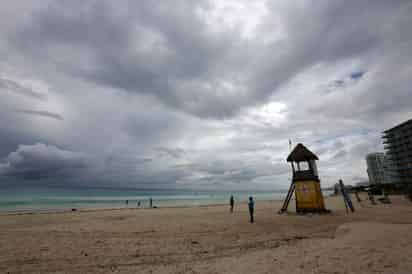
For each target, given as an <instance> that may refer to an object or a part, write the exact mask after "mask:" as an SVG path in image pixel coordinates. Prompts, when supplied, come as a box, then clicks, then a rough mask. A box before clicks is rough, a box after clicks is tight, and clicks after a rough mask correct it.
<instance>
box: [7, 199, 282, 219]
mask: <svg viewBox="0 0 412 274" xmlns="http://www.w3.org/2000/svg"><path fill="white" fill-rule="evenodd" d="M281 201H282V199H272V200H257V202H264V203H267V202H281ZM237 204H241V205H246V204H247V201H241V202H237ZM219 206H228V203H213V204H204V205H175V206H171V205H170V206H156V205H154V207H153V208H149V207H140V208H139V207H118V208H117V207H90V208H89V207H73V208H61V209H22V210H20V209H16V210H0V216H13V215H35V214H63V213H76V212H83V213H86V212H100V211H116V210H156V209H179V208H205V207H206V208H207V207H219ZM73 209H74V210H73Z"/></svg>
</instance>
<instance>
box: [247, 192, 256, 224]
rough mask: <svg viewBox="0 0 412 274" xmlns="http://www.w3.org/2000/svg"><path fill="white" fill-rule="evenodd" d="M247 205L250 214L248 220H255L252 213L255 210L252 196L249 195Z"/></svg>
mask: <svg viewBox="0 0 412 274" xmlns="http://www.w3.org/2000/svg"><path fill="white" fill-rule="evenodd" d="M247 205H248V207H249V215H250V222H251V223H253V222H254V221H255V220H254V218H253V213H254V211H255V202H254V201H253V197H252V196H250V197H249V202H248V204H247Z"/></svg>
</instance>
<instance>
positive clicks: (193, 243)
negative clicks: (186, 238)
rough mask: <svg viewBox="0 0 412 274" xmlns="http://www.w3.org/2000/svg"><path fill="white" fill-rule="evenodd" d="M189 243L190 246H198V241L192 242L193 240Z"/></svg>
mask: <svg viewBox="0 0 412 274" xmlns="http://www.w3.org/2000/svg"><path fill="white" fill-rule="evenodd" d="M191 243H192V245H198V244H199V242H198V241H194V240H192V241H191Z"/></svg>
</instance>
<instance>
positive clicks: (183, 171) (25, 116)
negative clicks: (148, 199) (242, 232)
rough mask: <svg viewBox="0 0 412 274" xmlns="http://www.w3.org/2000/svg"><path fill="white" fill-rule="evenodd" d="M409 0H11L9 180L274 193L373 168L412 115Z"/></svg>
mask: <svg viewBox="0 0 412 274" xmlns="http://www.w3.org/2000/svg"><path fill="white" fill-rule="evenodd" d="M411 14H412V1H409V0H404V1H395V0H393V1H387V0H370V1H363V0H356V1H355V0H353V1H348V0H346V1H343V0H342V1H335V0H332V1H331V0H327V1H326V0H319V1H318V0H317V1H313V0H312V1H305V0H301V1H288V0H284V1H250V0H245V1H243V0H236V1H232V0H228V1H226V0H225V1H224V0H196V1H192V0H187V1H184V0H173V1H152V0H150V1H149V0H147V1H146V0H139V1H132V0H131V1H126V0H125V1H123V0H117V1H103V0H96V1H86V0H66V1H46V0H42V1H25V0H13V1H8V0H2V1H1V9H0V96H1V100H0V184H3V185H14V186H22V187H23V186H41V185H58V186H62V185H70V186H71V185H76V186H77V185H79V186H80V185H82V186H113V187H118V186H120V187H137V188H139V187H142V188H143V187H144V188H160V187H161V188H199V189H203V188H204V189H278V188H287V186H288V185H289V183H290V169H289V166H288V165H287V163H286V160H285V159H286V157H287V155H288V152H289V147H288V140H289V139H291V140H292V142H293V144H294V145H295V144H297V143H299V142H302V143H304V144H305V145H306V146H307V147H308V148H309V149H311V150H312V151H313V152H315V153H317V154H318V156H319V158H320V161H319V164H318V165H319V174H320V177H321V180H322V185H323V186H330V185H332V184H333V183H335V182H336V181H337V180H338V179H340V178H342V179H344V181H345V182H347V183H356V182H358V181H362V180H364V179H366V178H367V174H366V164H365V160H364V158H365V155H366V154H367V153H368V152H374V151H381V150H383V146H382V144H381V143H382V141H381V132H382V131H383V130H385V129H387V128H389V127H392V126H394V125H396V124H397V123H400V122H402V121H404V120H406V119H410V118H411V117H412V108H411V106H412V88H411V86H412V27H411V26H412V16H411Z"/></svg>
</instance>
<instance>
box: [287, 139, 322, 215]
mask: <svg viewBox="0 0 412 274" xmlns="http://www.w3.org/2000/svg"><path fill="white" fill-rule="evenodd" d="M316 160H318V156H316V155H315V154H314V153H313V152H311V151H310V150H309V149H307V148H306V147H305V146H304V145H302V144H298V145H297V146H296V147H295V148H294V149H293V150H292V152H291V153H290V154H289V156H288V158H287V161H288V162H290V163H291V166H292V174H293V177H292V183H291V185H290V188H289V191H288V194H287V196H286V199H285V201H284V203H283V206H282V208H281V210H280V211H279V213H283V212H285V211H286V210H287V208H288V205H289V202H290V200H291V198H292V195H293V192H295V198H296V212H298V213H308V212H316V213H326V212H329V211H328V210H326V209H325V202H324V200H323V195H322V191H321V189H320V180H319V176H318V169H317V167H316Z"/></svg>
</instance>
